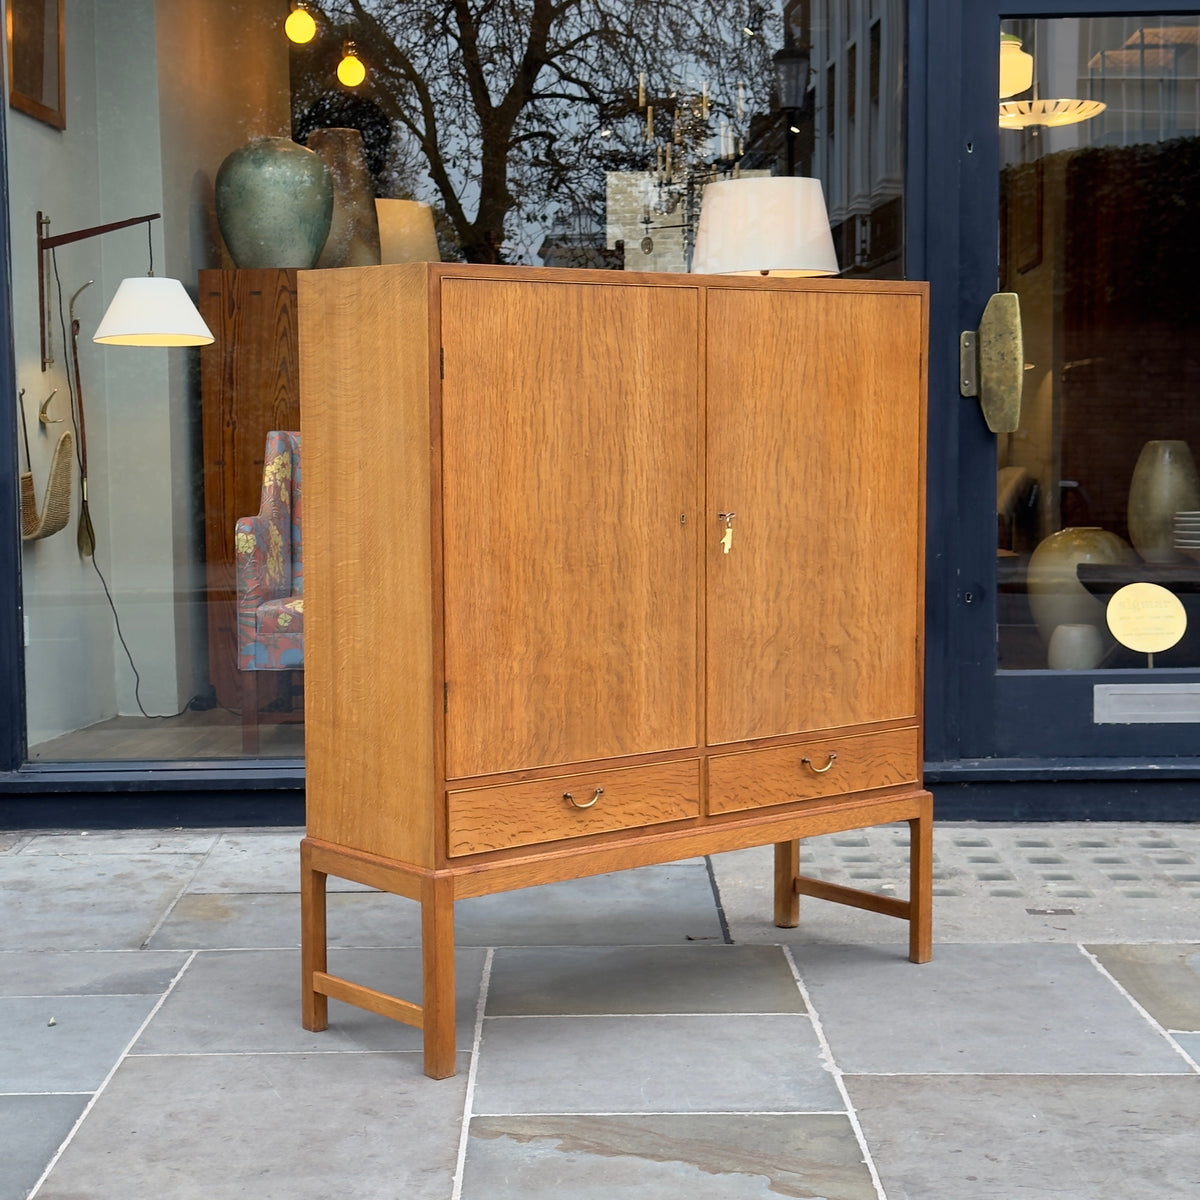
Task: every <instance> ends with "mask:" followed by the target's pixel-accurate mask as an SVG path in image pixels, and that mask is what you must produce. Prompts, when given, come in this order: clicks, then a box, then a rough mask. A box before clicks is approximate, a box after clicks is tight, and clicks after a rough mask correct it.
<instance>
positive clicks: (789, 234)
mask: <svg viewBox="0 0 1200 1200" xmlns="http://www.w3.org/2000/svg"><path fill="white" fill-rule="evenodd" d="M692 270H693V272H695V273H696V274H698V275H836V274H837V272H838V264H837V255H836V254H835V252H834V249H833V235H832V234H831V233H830V231H829V216H828V214H827V213H826V211H825V195H824V193H823V192H822V190H821V181H820V180H819V179H808V178H803V177H801V176H795V175H763V176H760V177H750V178H741V179H726V180H721V181H720V182H718V183H710V184H709V185H708V187H706V188H705V189H704V198H703V201H702V203H701V206H700V221H699V224H698V226H697V229H696V247H695V251H694V253H693V255H692Z"/></svg>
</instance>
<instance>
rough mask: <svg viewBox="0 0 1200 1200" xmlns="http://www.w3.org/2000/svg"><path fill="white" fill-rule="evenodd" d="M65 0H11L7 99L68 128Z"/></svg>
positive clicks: (39, 118)
mask: <svg viewBox="0 0 1200 1200" xmlns="http://www.w3.org/2000/svg"><path fill="white" fill-rule="evenodd" d="M64 4H65V0H8V4H7V6H6V7H7V10H8V14H7V16H8V19H7V25H8V80H9V88H8V103H9V105H10V106H11V107H12V108H15V109H18V110H20V111H21V112H23V113H28V114H29V116H31V117H36V118H37V119H38V120H39V121H45V122H46V124H47V125H53V126H54V128H55V129H65V128H66V126H67V114H66V105H65V95H66V88H65V79H64V75H63V5H64Z"/></svg>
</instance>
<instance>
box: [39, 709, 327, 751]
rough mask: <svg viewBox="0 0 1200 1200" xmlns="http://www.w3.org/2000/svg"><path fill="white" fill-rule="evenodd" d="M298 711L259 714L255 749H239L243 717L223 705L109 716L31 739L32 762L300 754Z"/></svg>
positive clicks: (301, 732) (301, 738) (301, 727)
mask: <svg viewBox="0 0 1200 1200" xmlns="http://www.w3.org/2000/svg"><path fill="white" fill-rule="evenodd" d="M299 718H300V714H299V713H296V714H294V715H293V714H288V715H287V719H280V718H276V719H273V720H269V721H267V720H264V721H263V722H262V723H261V724H260V725H259V729H258V752H257V754H255V755H253V756H247V755H245V754H244V753H243V749H242V744H243V743H242V719H241V717H240V716H238V714H236V713H233V712H230V711H228V710H226V709H222V708H213V709H209V710H207V711H203V712H196V711H193V710H191V709H189V710H188V711H187V712H184V713H181V714H180V715H179V716H177V717H161V718H155V717H151V718H147V717H142V716H135V717H112V718H110V719H109V720H107V721H100V722H98V723H97V724H95V725H90V726H88V727H87V728H86V729H79V730H75V731H74V732H72V733H65V734H62V735H61V736H60V737H56V738H51V739H50V740H48V741H43V742H40V743H36V744H34V743H31V744H30V746H29V758H30V760H32V761H35V762H96V761H104V762H109V761H117V760H130V759H134V760H189V759H197V758H202V759H213V758H244V757H255V758H302V757H303V756H304V722H303V721H302V720H300V719H299Z"/></svg>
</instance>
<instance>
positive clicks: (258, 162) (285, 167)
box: [215, 137, 333, 270]
mask: <svg viewBox="0 0 1200 1200" xmlns="http://www.w3.org/2000/svg"><path fill="white" fill-rule="evenodd" d="M215 201H216V209H217V224H218V226H219V227H220V230H221V236H222V237H223V238H224V239H225V245H226V247H227V248H228V250H229V255H230V257H231V258H232V259H233V261H234V263H235V264H236V265H237V266H239V267H298V268H299V269H301V270H307V269H308V268H309V267H313V266H315V265H316V263H317V259H318V258H319V257H320V254H321V249H322V247H323V246H324V245H325V239H326V237H327V236H328V234H329V224H330V221H331V220H332V217H333V177H332V176H331V175H330V173H329V168H328V167H326V166H325V164H324V163H323V162H322V161H321V159H320V158H318V157H317V155H316V154H314V153H313V152H312V151H311V150H306V149H305V148H304V147H303V146H301V145H298V144H297V143H296V142H293V141H292V139H291V138H276V137H270V138H255V139H254V141H252V142H249V143H247V144H246V145H245V146H242V147H240V148H239V149H237V150H234V151H233V153H232V154H230V155H228V156H227V157H226V159H225V161H224V162H222V163H221V166H220V168H219V169H218V170H217V178H216V195H215Z"/></svg>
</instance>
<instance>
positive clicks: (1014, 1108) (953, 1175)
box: [846, 1075, 1200, 1200]
mask: <svg viewBox="0 0 1200 1200" xmlns="http://www.w3.org/2000/svg"><path fill="white" fill-rule="evenodd" d="M846 1087H847V1090H848V1091H849V1093H850V1099H851V1101H852V1103H853V1104H854V1107H855V1111H856V1112H857V1113H858V1118H859V1121H860V1122H861V1124H862V1128H863V1133H864V1135H865V1137H866V1140H867V1144H868V1145H869V1146H870V1147H871V1153H872V1157H873V1160H874V1162H875V1166H876V1168H877V1170H878V1172H879V1175H880V1178H881V1179H882V1181H883V1186H884V1189H885V1191H886V1195H887V1200H1009V1198H1010V1197H1018V1196H1019V1197H1020V1198H1021V1200H1105V1198H1111V1200H1167V1198H1168V1197H1169V1198H1170V1200H1185V1198H1190V1197H1193V1196H1200V1076H1197V1075H1190V1076H1167V1077H1150V1078H1146V1077H1139V1076H1118V1077H1114V1076H1075V1077H1071V1076H1062V1075H1048V1076H1023V1075H1011V1076H995V1075H962V1076H944V1075H942V1076H919V1075H901V1076H886V1077H884V1076H874V1077H873V1076H847V1077H846Z"/></svg>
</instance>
